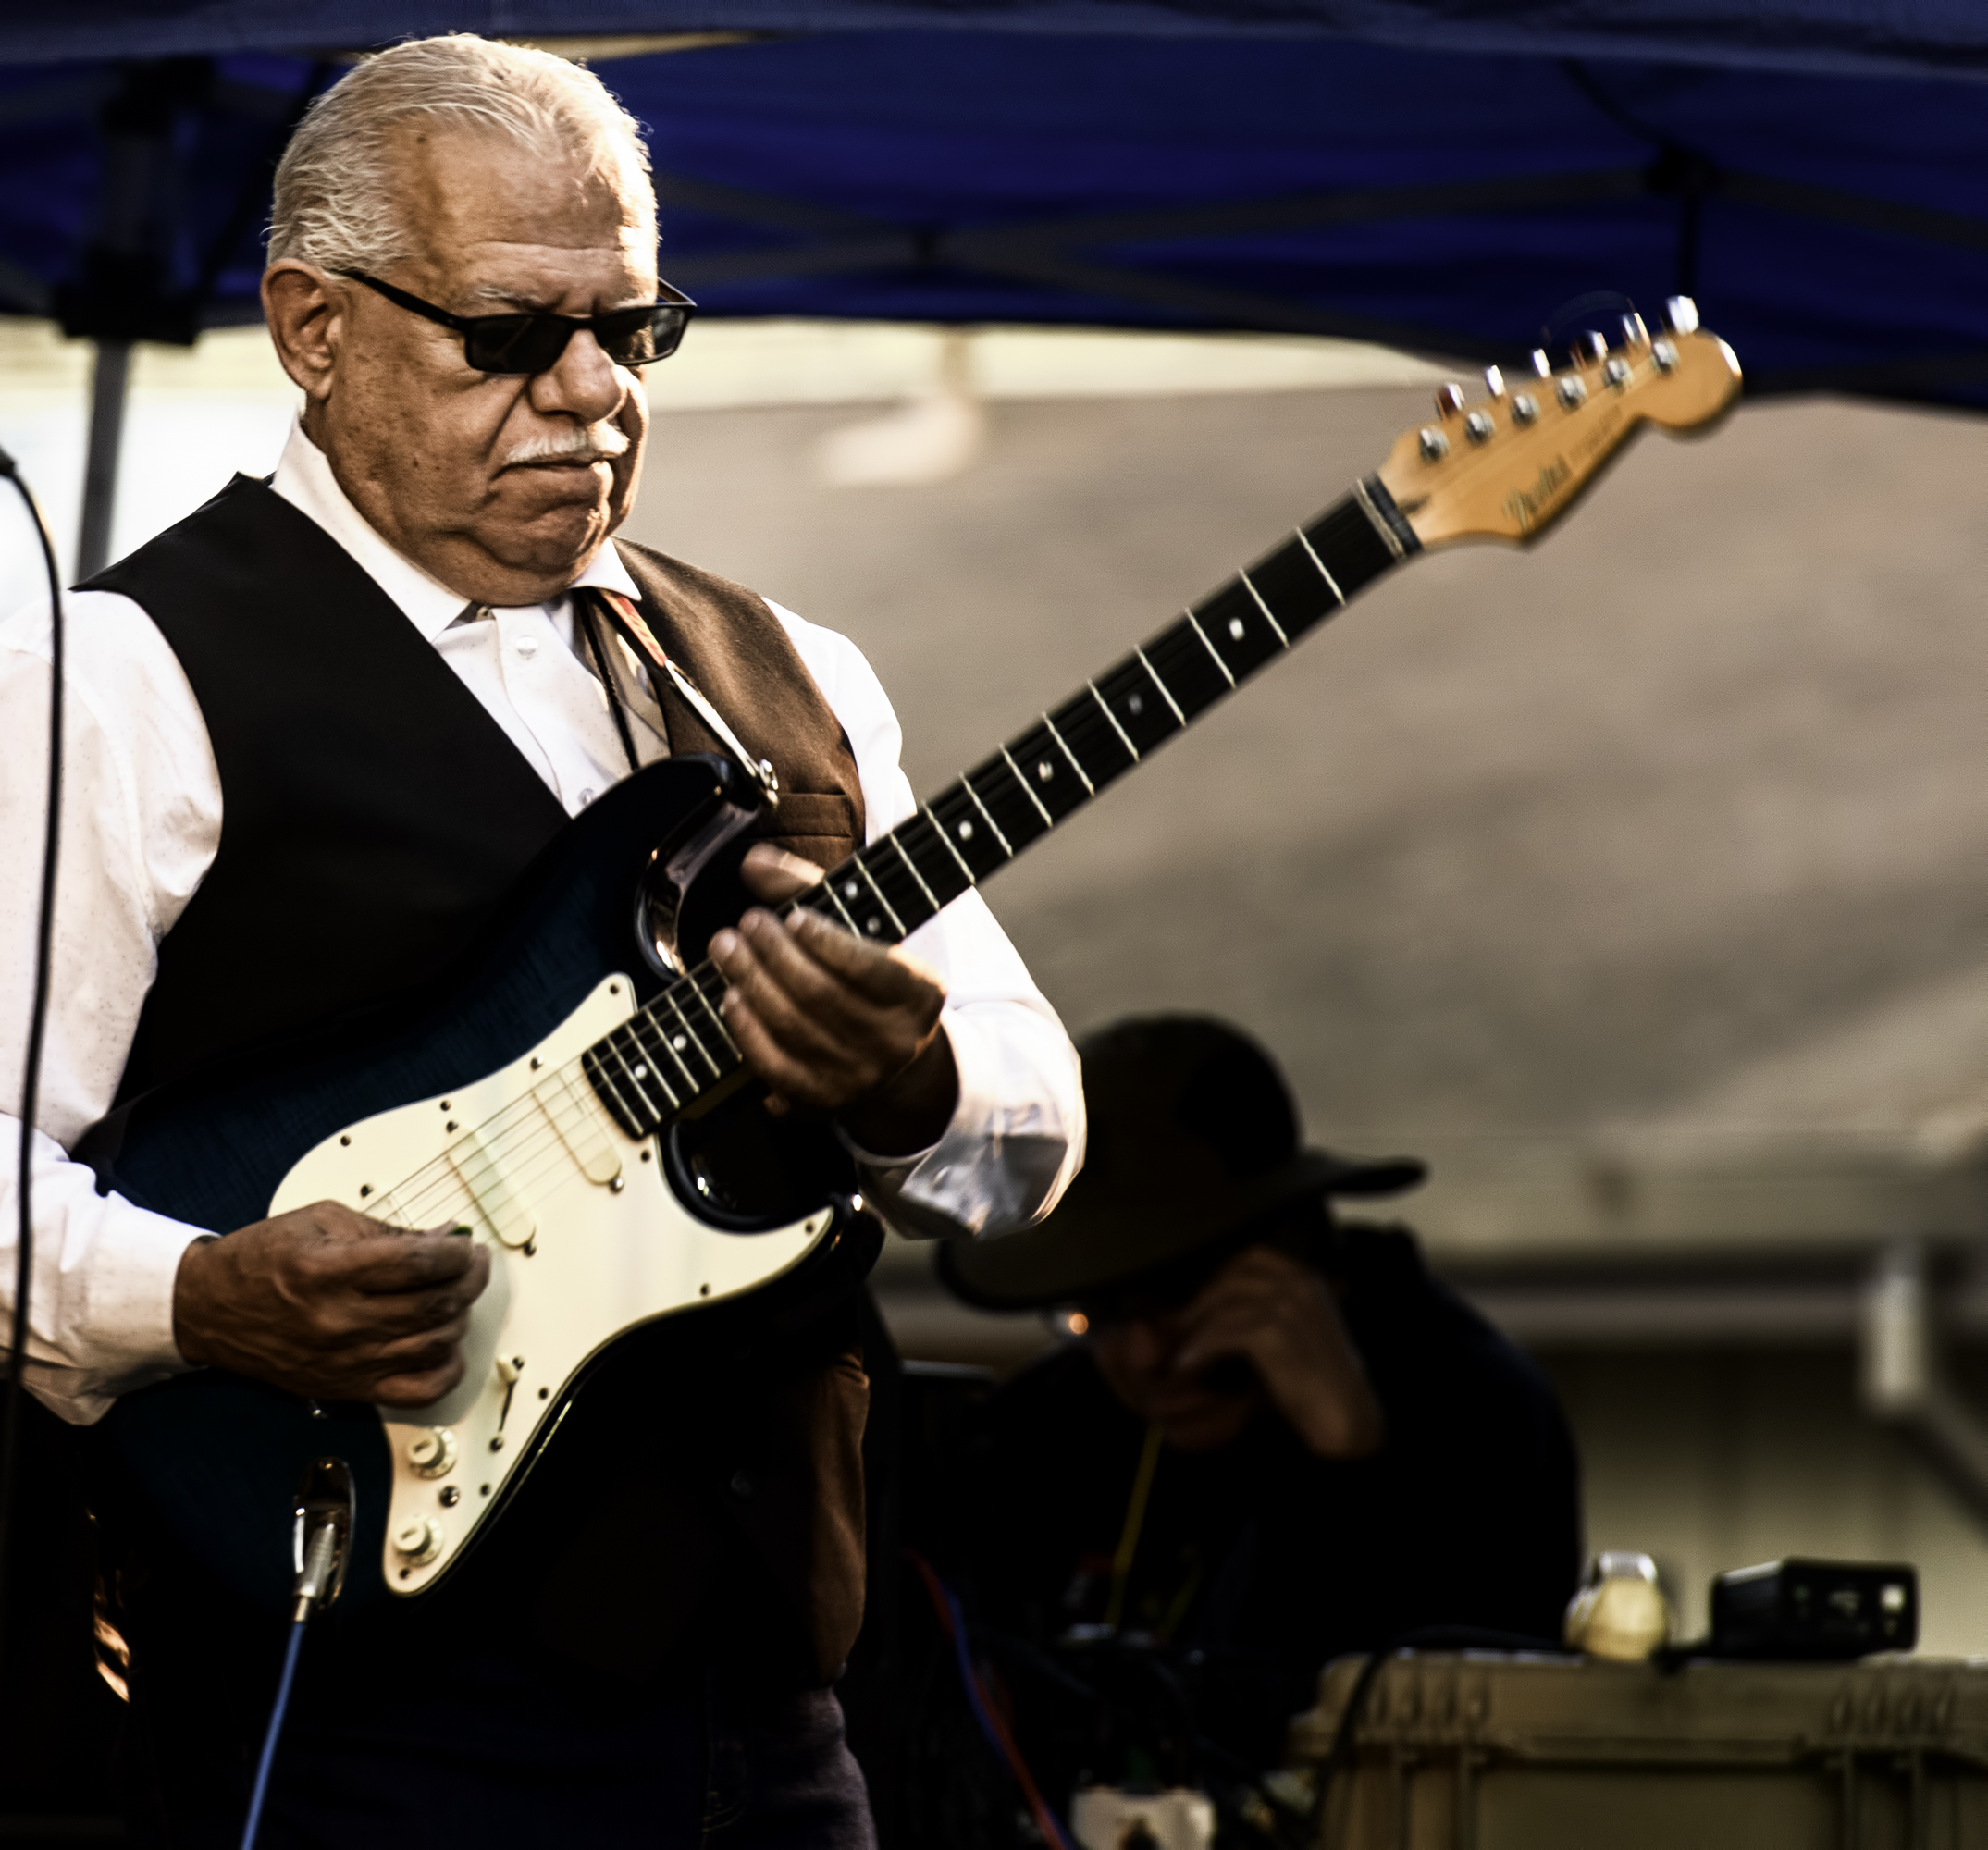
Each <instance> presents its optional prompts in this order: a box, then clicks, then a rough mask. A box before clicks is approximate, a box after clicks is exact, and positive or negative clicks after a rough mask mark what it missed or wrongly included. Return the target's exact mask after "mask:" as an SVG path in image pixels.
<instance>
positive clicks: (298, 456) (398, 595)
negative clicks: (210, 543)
mask: <svg viewBox="0 0 1988 1850" xmlns="http://www.w3.org/2000/svg"><path fill="white" fill-rule="evenodd" d="M269 486H270V487H272V488H274V489H275V490H276V492H277V493H278V494H279V495H281V496H282V498H283V499H285V500H286V501H288V502H289V503H290V505H291V506H292V507H293V508H295V509H297V510H298V512H301V513H304V514H308V515H309V516H310V518H311V519H312V520H314V521H315V522H316V523H317V524H318V525H319V526H321V527H323V528H324V530H325V531H326V532H327V533H328V534H329V535H330V536H331V537H332V538H333V539H335V540H337V541H338V543H339V544H340V546H342V547H343V548H344V549H345V550H346V551H347V552H349V553H350V554H351V555H352V558H353V560H354V561H357V563H358V564H359V566H360V568H361V569H362V570H363V571H364V573H365V574H366V576H367V577H369V578H371V579H372V581H373V582H374V583H375V584H376V585H377V586H379V588H380V589H381V590H382V591H384V592H385V593H386V594H387V595H388V597H389V598H392V600H393V601H394V603H395V604H397V605H398V606H399V607H400V609H401V613H402V614H403V615H404V616H405V617H406V618H407V620H408V622H409V623H413V624H414V627H415V628H416V629H417V630H419V631H420V632H421V634H422V635H423V636H424V637H425V638H426V640H427V641H429V642H433V641H435V639H436V638H437V637H438V636H439V635H441V633H442V632H443V631H444V630H445V629H447V628H448V627H449V625H450V624H451V623H454V622H455V620H456V619H457V618H458V617H459V616H461V615H462V614H463V602H464V599H463V594H462V593H461V592H460V591H451V589H450V588H449V586H446V585H444V584H443V583H442V582H441V580H440V579H438V578H434V577H431V576H430V575H429V574H428V573H426V572H424V571H423V570H422V569H421V567H420V566H418V565H416V564H415V563H414V561H413V560H412V559H410V558H408V557H407V555H406V554H405V553H403V552H401V551H398V550H397V549H395V548H394V547H392V546H390V545H389V544H388V542H387V541H386V540H384V539H382V538H381V537H380V536H379V534H378V532H377V530H376V529H375V528H374V527H373V525H372V524H371V523H370V522H368V521H367V519H366V517H365V516H364V514H362V513H361V512H359V510H358V509H357V508H355V507H353V506H352V501H351V499H349V498H348V497H347V495H346V493H345V490H344V489H343V488H341V487H339V478H338V477H337V476H336V475H333V474H332V473H331V463H330V461H329V459H328V458H327V456H326V455H325V452H324V451H323V450H320V449H319V448H318V447H317V445H316V444H315V443H314V442H312V440H311V439H310V438H308V437H306V436H305V435H304V432H303V423H302V421H301V420H300V421H299V422H298V423H296V424H295V425H291V427H290V440H289V442H287V443H286V444H284V446H283V455H282V459H281V460H280V461H279V462H278V463H277V465H276V475H275V478H274V479H273V480H272V481H271V482H270V484H269ZM573 582H574V585H591V586H597V587H598V588H599V589H600V590H603V591H619V592H620V593H621V594H622V595H623V596H624V597H625V598H631V599H634V600H635V601H637V602H639V601H640V599H641V596H642V594H641V592H640V591H639V590H637V589H636V582H635V580H634V579H633V578H631V577H630V576H629V575H628V568H627V567H626V566H625V565H624V564H623V563H622V556H621V554H620V553H619V552H618V551H617V550H616V549H615V548H614V547H613V546H612V545H608V546H603V547H602V548H601V549H600V550H599V552H597V553H595V554H594V556H593V559H592V560H591V561H589V562H588V564H587V569H586V571H584V572H582V573H580V574H579V576H578V577H576V578H575V579H574V581H573Z"/></svg>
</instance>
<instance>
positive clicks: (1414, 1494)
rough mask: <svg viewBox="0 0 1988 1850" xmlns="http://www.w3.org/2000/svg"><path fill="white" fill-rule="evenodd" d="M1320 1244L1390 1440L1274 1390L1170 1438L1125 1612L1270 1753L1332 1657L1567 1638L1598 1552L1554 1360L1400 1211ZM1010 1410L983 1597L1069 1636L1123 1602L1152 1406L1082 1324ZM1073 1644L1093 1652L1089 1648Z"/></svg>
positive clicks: (1029, 1626)
mask: <svg viewBox="0 0 1988 1850" xmlns="http://www.w3.org/2000/svg"><path fill="white" fill-rule="evenodd" d="M1318 1256H1319V1258H1320V1260H1321V1262H1322V1265H1321V1269H1323V1270H1325V1271H1326V1272H1327V1275H1328V1276H1329V1277H1331V1278H1332V1279H1333V1280H1334V1282H1335V1283H1336V1284H1337V1285H1338V1286H1339V1287H1340V1289H1341V1292H1342V1296H1341V1300H1340V1309H1341V1313H1342V1314H1343V1316H1344V1318H1345V1321H1346V1326H1347V1328H1348V1331H1349V1334H1350V1335H1351V1337H1352V1340H1353V1342H1354V1344H1355V1345H1356V1347H1357V1348H1358V1350H1359V1351H1360V1353H1361V1356H1362V1357H1363V1359H1364V1363H1365V1365H1366V1369H1367V1373H1368V1375H1369V1378H1370V1379H1371V1381H1372V1383H1373V1386H1374V1389H1375V1392H1376V1394H1377V1398H1378V1400H1379V1401H1380V1404H1381V1407H1382V1410H1383V1412H1385V1414H1386V1418H1387V1430H1388V1437H1387V1441H1386V1444H1385V1446H1384V1448H1383V1449H1382V1450H1381V1451H1380V1452H1379V1453H1377V1455H1376V1456H1374V1457H1372V1458H1368V1459H1362V1460H1357V1461H1348V1462H1340V1461H1335V1460H1329V1459H1320V1458H1316V1457H1314V1456H1313V1455H1312V1454H1311V1453H1309V1452H1308V1451H1306V1450H1305V1449H1304V1448H1303V1445H1302V1444H1301V1443H1300V1441H1299V1440H1298V1438H1297V1437H1296V1436H1295V1435H1294V1434H1293V1433H1292V1432H1291V1430H1290V1427H1289V1426H1288V1425H1286V1424H1285V1423H1284V1422H1283V1421H1282V1420H1281V1419H1280V1418H1278V1416H1277V1415H1276V1414H1275V1413H1266V1414H1265V1415H1264V1416H1262V1417H1261V1418H1259V1419H1258V1420H1257V1422H1256V1423H1255V1424H1254V1425H1253V1426H1252V1428H1251V1429H1250V1430H1249V1431H1248V1432H1247V1433H1246V1434H1245V1435H1244V1436H1243V1437H1241V1439H1240V1440H1238V1441H1237V1442H1236V1443H1235V1444H1234V1445H1232V1446H1230V1447H1229V1448H1228V1449H1225V1450H1222V1451H1219V1452H1215V1453H1204V1454H1192V1453H1185V1452H1178V1451H1174V1450H1171V1449H1165V1450H1163V1451H1162V1453H1161V1455H1160V1459H1159V1463H1158V1467H1157V1469H1156V1472H1155V1477H1154V1482H1153V1486H1152V1492H1151V1500H1150V1502H1149V1504H1148V1507H1147V1511H1146V1514H1145V1519H1144V1522H1143V1524H1142V1531H1141V1535H1140V1538H1139V1543H1138V1548H1137V1553H1136V1557H1135V1560H1134V1564H1133V1567H1132V1570H1131V1573H1130V1578H1129V1581H1128V1585H1127V1597H1126V1599H1125V1602H1124V1609H1123V1613H1122V1617H1121V1631H1123V1632H1125V1633H1136V1634H1144V1635H1145V1636H1146V1637H1148V1638H1150V1639H1152V1640H1153V1641H1154V1643H1155V1645H1156V1646H1157V1647H1159V1650H1158V1656H1159V1658H1160V1659H1162V1660H1163V1662H1165V1663H1166V1664H1167V1665H1170V1666H1171V1668H1172V1671H1174V1672H1175V1673H1177V1674H1178V1675H1179V1677H1180V1678H1181V1679H1182V1687H1183V1688H1184V1689H1185V1690H1186V1692H1187V1693H1188V1695H1189V1696H1190V1699H1191V1700H1192V1704H1193V1708H1194V1713H1195V1721H1196V1723H1197V1725H1198V1728H1199V1730H1200V1732H1201V1733H1203V1734H1204V1735H1205V1736H1207V1737H1208V1738H1209V1739H1210V1740H1212V1741H1213V1742H1215V1743H1216V1744H1217V1745H1218V1746H1219V1747H1220V1748H1223V1749H1226V1750H1227V1751H1228V1752H1229V1754H1232V1755H1234V1756H1236V1757H1238V1758H1240V1759H1241V1760H1242V1761H1246V1762H1247V1763H1248V1764H1250V1765H1251V1766H1254V1767H1258V1768H1261V1767H1265V1766H1268V1765H1274V1764H1276V1763H1277V1759H1278V1754H1279V1751H1280V1748H1281V1744H1282V1733H1283V1727H1284V1723H1285V1721H1286V1720H1287V1718H1288V1717H1289V1716H1290V1715H1291V1714H1292V1713H1294V1712H1295V1711H1297V1710H1299V1709H1301V1708H1305V1707H1307V1706H1308V1705H1309V1704H1310V1702H1311V1700H1312V1697H1313V1695H1314V1691H1315V1685H1316V1682H1317V1675H1318V1671H1319V1669H1320V1667H1321V1666H1322V1665H1323V1664H1325V1663H1326V1662H1327V1661H1328V1660H1329V1659H1333V1658H1335V1657H1338V1656H1340V1655H1342V1654H1344V1653H1347V1652H1352V1651H1362V1650H1367V1649H1370V1648H1372V1647H1376V1646H1378V1645H1380V1644H1382V1643H1383V1642H1385V1641H1386V1640H1388V1639H1389V1638H1390V1637H1392V1636H1394V1635H1396V1634H1400V1633H1402V1632H1405V1631H1408V1630H1410V1629H1411V1628H1414V1627H1419V1626H1426V1625H1438V1624H1467V1625H1472V1626H1481V1627H1487V1628H1494V1629H1497V1630H1500V1631H1507V1632H1513V1633H1523V1634H1529V1635H1532V1636H1536V1637H1541V1638H1551V1637H1553V1636H1555V1635H1557V1634H1558V1631H1559V1626H1560V1621H1561V1615H1562V1610H1563V1609H1564V1607H1565V1605H1566V1602H1567V1600H1568V1598H1569V1597H1570V1596H1571V1594H1572V1593H1573V1591H1574V1582H1575V1578H1576V1575H1577V1573H1578V1572H1579V1565H1580V1553H1581V1524H1580V1504H1579V1488H1578V1476H1577V1467H1576V1464H1575V1460H1574V1447H1573V1444H1572V1441H1571V1439H1570V1437H1569V1435H1568V1431H1567V1426H1566V1423H1565V1421H1564V1419H1563V1418H1562V1414H1561V1411H1560V1408H1559V1405H1558V1403H1557V1401H1556V1400H1555V1398H1554V1395H1553V1391H1552V1389H1551V1388H1550V1386H1549V1385H1548V1383H1547V1381H1546V1379H1545V1378H1544V1376H1543V1375H1541V1374H1540V1372H1539V1370H1538V1369H1537V1367H1536V1366H1535V1364H1534V1363H1532V1362H1531V1361H1530V1360H1528V1359H1527V1358H1526V1357H1525V1355H1523V1354H1521V1353H1520V1352H1519V1351H1518V1350H1516V1349H1515V1348H1514V1347H1513V1345H1512V1344H1511V1343H1510V1342H1508V1341H1507V1340H1506V1339H1505V1338H1503V1337H1501V1336H1500V1335H1499V1333H1498V1332H1497V1331H1496V1330H1495V1329H1493V1328H1492V1327H1491V1326H1490V1325H1489V1324H1488V1323H1487V1322H1486V1321H1485V1320H1484V1319H1483V1318H1482V1317H1481V1316H1479V1315H1478V1314H1476V1312H1475V1311H1473V1310H1472V1309H1471V1308H1470V1307H1469V1306H1468V1305H1466V1304H1465V1303H1463V1301H1462V1300H1461V1299H1459V1298H1458V1297H1457V1296H1456V1295H1455V1294H1454V1293H1453V1292H1451V1291H1450V1290H1449V1289H1447V1288H1445V1287H1444V1286H1443V1285H1441V1284H1439V1282H1438V1281H1437V1280H1436V1279H1434V1278H1433V1277H1430V1275H1429V1273H1428V1271H1427V1269H1426V1266H1425V1265H1424V1264H1423V1261H1422V1257H1421V1254H1420V1252H1419V1251H1418V1250H1417V1247H1416V1244H1415V1241H1414V1238H1413V1237H1412V1236H1411V1235H1410V1234H1408V1233H1407V1232H1405V1231H1404V1230H1401V1229H1400V1228H1392V1227H1340V1228H1337V1229H1335V1230H1334V1231H1333V1233H1332V1235H1331V1236H1330V1246H1329V1250H1327V1251H1326V1252H1322V1253H1321V1254H1319V1255H1318ZM992 1417H993V1445H992V1454H991V1458H990V1460H989V1467H988V1469H987V1471H986V1474H985V1478H984V1483H985V1490H986V1497H985V1502H984V1506H983V1512H982V1522H981V1523H980V1524H979V1525H978V1527H979V1533H980V1542H979V1545H978V1547H977V1548H976V1551H975V1560H974V1565H973V1573H974V1581H975V1585H976V1590H977V1594H978V1598H979V1603H980V1608H981V1612H982V1618H983V1620H984V1621H985V1622H987V1624H988V1625H989V1626H990V1627H991V1628H993V1629H994V1630H995V1631H998V1632H1001V1633H1006V1634H1010V1635H1012V1636H1015V1637H1018V1638H1019V1639H1021V1640H1024V1641H1026V1645H1027V1647H1032V1648H1034V1649H1037V1650H1042V1651H1045V1652H1052V1653H1054V1652H1056V1650H1057V1641H1058V1640H1062V1639H1066V1638H1067V1637H1068V1634H1069V1633H1070V1630H1071V1628H1072V1627H1073V1626H1082V1625H1085V1624H1094V1623H1095V1622H1098V1621H1099V1620H1100V1619H1101V1618H1102V1617H1103V1616H1104V1606H1105V1598H1106V1597H1107V1593H1108V1589H1109V1585H1110V1578H1111V1563H1112V1557H1113V1553H1114V1551H1115V1549H1116V1548H1117V1546H1118V1542H1119V1537H1120V1535H1121V1532H1122V1530H1123V1528H1124V1524H1125V1517H1126V1509H1127V1503H1128V1499H1129V1496H1130V1489H1131V1486H1132V1481H1133V1476H1134V1473H1135V1471H1136V1468H1137V1464H1138V1460H1139V1456H1140V1451H1141V1447H1142V1440H1143V1437H1144V1428H1143V1426H1142V1423H1141V1422H1140V1421H1139V1420H1138V1419H1136V1418H1135V1417H1134V1416H1133V1415H1132V1414H1131V1413H1130V1412H1126V1410H1125V1409H1124V1408H1123V1407H1122V1406H1120V1405H1119V1403H1118V1402H1117V1400H1115V1399H1114V1398H1113V1397H1112V1395H1111V1393H1110V1391H1109V1389H1108V1388H1106V1387H1105V1382H1104V1379H1103V1377H1102V1376H1101V1375H1099V1373H1098V1371H1097V1368H1096V1366H1095V1364H1094V1363H1093V1361H1092V1358H1091V1356H1090V1353H1089V1351H1087V1350H1086V1349H1085V1348H1083V1347H1082V1346H1081V1345H1080V1344H1071V1345H1069V1346H1068V1347H1066V1348H1063V1349H1060V1350H1058V1351H1056V1352H1054V1353H1053V1354H1051V1355H1049V1356H1048V1357H1046V1358H1045V1359H1043V1361H1042V1362H1040V1363H1036V1364H1035V1365H1034V1366H1032V1367H1031V1368H1029V1369H1028V1370H1027V1371H1025V1372H1024V1373H1023V1374H1022V1375H1019V1376H1018V1377H1017V1378H1016V1379H1015V1380H1013V1381H1012V1382H1010V1383H1009V1384H1008V1385H1007V1386H1006V1388H1003V1389H1002V1390H1001V1392H1000V1393H999V1394H998V1395H997V1396H996V1398H995V1400H994V1409H993V1416H992ZM1060 1655H1061V1657H1062V1660H1063V1662H1064V1664H1065V1666H1066V1667H1067V1668H1072V1669H1075V1670H1076V1671H1078V1673H1079V1674H1080V1675H1082V1674H1084V1673H1085V1672H1084V1671H1083V1668H1082V1666H1083V1665H1084V1663H1085V1662H1086V1660H1087V1659H1086V1653H1085V1652H1084V1650H1082V1649H1081V1648H1078V1649H1075V1650H1071V1649H1069V1648H1068V1647H1066V1648H1065V1649H1064V1650H1063V1651H1062V1653H1061V1654H1060ZM1089 1655H1090V1659H1091V1660H1093V1661H1095V1660H1096V1659H1097V1653H1096V1650H1095V1648H1094V1647H1093V1650H1092V1651H1091V1653H1090V1654H1089ZM1025 1656H1026V1654H1025V1653H1024V1659H1016V1660H1015V1661H1016V1662H1017V1663H1018V1664H1019V1666H1020V1667H1019V1668H1017V1669H1013V1670H1011V1671H1010V1674H1011V1675H1012V1676H1013V1677H1014V1678H1015V1679H1016V1684H1017V1689H1018V1705H1019V1715H1020V1721H1021V1725H1022V1729H1023V1732H1024V1733H1025V1734H1029V1735H1031V1737H1032V1739H1033V1742H1034V1745H1036V1747H1037V1750H1038V1751H1039V1752H1041V1753H1043V1754H1045V1755H1048V1756H1050V1757H1052V1758H1054V1757H1055V1756H1056V1754H1057V1752H1058V1751H1059V1750H1058V1748H1057V1747H1056V1744H1055V1743H1054V1742H1052V1741H1049V1740H1047V1739H1045V1733H1055V1732H1056V1731H1055V1729H1054V1728H1053V1727H1052V1728H1050V1729H1048V1730H1047V1731H1044V1730H1042V1729H1036V1728H1031V1714H1030V1708H1029V1705H1030V1699H1031V1686H1035V1687H1036V1688H1037V1694H1038V1696H1039V1699H1040V1700H1041V1702H1042V1704H1043V1711H1044V1713H1045V1714H1046V1713H1051V1712H1065V1713H1067V1712H1068V1708H1069V1699H1068V1692H1067V1691H1066V1692H1064V1693H1063V1695H1062V1696H1050V1695H1048V1694H1047V1693H1046V1680H1044V1681H1043V1683H1042V1684H1039V1685H1038V1684H1036V1680H1034V1679H1032V1678H1031V1674H1030V1671H1029V1669H1028V1667H1027V1664H1026V1661H1025ZM1100 1674H1101V1675H1103V1676H1104V1677H1105V1679H1106V1680H1107V1681H1112V1680H1114V1679H1116V1680H1117V1683H1118V1684H1121V1685H1122V1684H1123V1683H1124V1680H1125V1675H1126V1674H1127V1673H1126V1672H1124V1671H1122V1669H1121V1671H1105V1670H1104V1669H1102V1668H1101V1669H1100ZM1119 1694H1120V1698H1121V1699H1122V1700H1123V1701H1125V1702H1128V1703H1130V1704H1131V1705H1132V1706H1133V1707H1134V1708H1136V1707H1137V1706H1138V1703H1139V1701H1140V1700H1141V1698H1140V1696H1138V1694H1137V1692H1136V1691H1130V1690H1127V1689H1124V1688H1122V1687H1121V1688H1120V1692H1119ZM1132 1732H1133V1733H1137V1730H1136V1729H1135V1730H1133V1731H1132ZM1086 1751H1089V1750H1086ZM1077 1770H1078V1769H1077V1768H1076V1767H1075V1766H1066V1767H1065V1768H1064V1769H1063V1773H1064V1775H1065V1776H1066V1777H1068V1776H1071V1775H1073V1774H1074V1773H1075V1772H1076V1771H1077ZM1039 1771H1046V1770H1045V1769H1039ZM1091 1771H1092V1772H1093V1774H1094V1776H1095V1777H1098V1778H1100V1779H1104V1780H1107V1781H1108V1780H1111V1779H1114V1778H1117V1777H1120V1776H1122V1774H1123V1770H1122V1769H1121V1768H1116V1767H1111V1766H1106V1765H1093V1766H1092V1767H1091ZM1162 1771H1164V1770H1162ZM1050 1776H1051V1777H1054V1774H1051V1775H1050Z"/></svg>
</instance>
